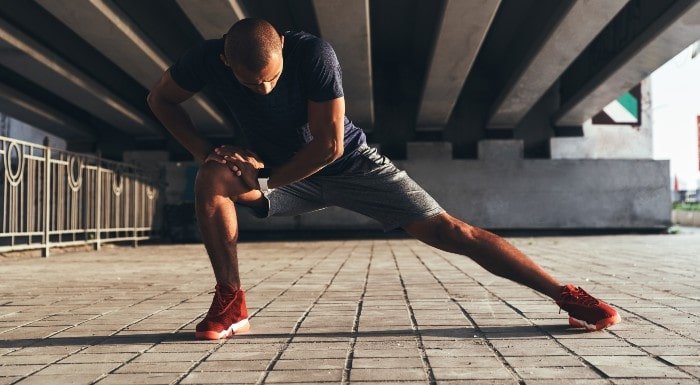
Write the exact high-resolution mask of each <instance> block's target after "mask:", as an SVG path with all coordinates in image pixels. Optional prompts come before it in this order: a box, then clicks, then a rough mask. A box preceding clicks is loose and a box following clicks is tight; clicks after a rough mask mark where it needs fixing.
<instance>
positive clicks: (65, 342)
mask: <svg viewBox="0 0 700 385" xmlns="http://www.w3.org/2000/svg"><path fill="white" fill-rule="evenodd" d="M417 333H419V334H420V335H421V336H422V337H423V338H425V337H438V338H440V339H444V340H445V341H450V340H452V341H460V340H464V341H467V340H474V341H478V340H482V339H484V338H509V339H518V338H522V339H531V338H535V337H543V336H546V335H547V334H546V333H548V334H550V335H553V336H555V337H556V336H561V335H573V334H580V333H585V331H584V330H582V329H573V328H570V327H569V326H568V325H544V326H526V325H522V326H483V327H480V328H479V329H476V328H472V327H467V326H463V327H445V328H437V327H432V328H431V327H427V328H419V329H418V330H417V331H415V330H413V329H411V328H406V329H398V330H368V331H358V332H352V331H348V332H315V333H308V332H302V333H260V334H258V333H255V330H254V329H253V331H252V332H250V333H247V334H240V335H236V336H235V337H234V338H236V339H239V340H251V341H260V342H264V341H265V340H283V339H288V338H289V337H292V336H294V338H297V337H306V338H314V339H315V341H318V342H320V341H323V338H328V339H329V340H333V341H337V339H338V338H347V339H348V341H349V340H350V339H351V338H353V337H355V338H357V339H363V338H372V337H411V336H415V335H416V334H417ZM431 339H433V338H431ZM168 342H195V338H194V332H192V331H191V330H188V331H180V332H175V333H168V332H162V333H148V332H146V333H135V334H116V335H109V336H100V335H94V336H72V337H61V336H60V335H59V336H54V337H49V338H20V339H7V340H2V341H0V349H16V348H25V347H50V346H76V347H84V346H92V345H132V344H158V343H168ZM1 361H2V359H1V358H0V362H1Z"/></svg>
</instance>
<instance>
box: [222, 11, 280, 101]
mask: <svg viewBox="0 0 700 385" xmlns="http://www.w3.org/2000/svg"><path fill="white" fill-rule="evenodd" d="M283 45H284V36H281V35H280V34H279V33H278V32H277V30H276V29H275V27H273V26H272V24H270V23H268V22H267V21H265V20H262V19H243V20H240V21H238V22H237V23H236V24H234V25H233V26H232V27H231V28H230V29H229V30H228V32H227V33H226V37H225V38H224V53H223V55H222V57H221V60H222V61H223V62H224V63H225V64H226V65H227V66H229V67H230V68H231V70H232V71H233V74H234V75H235V76H236V78H237V79H238V81H239V82H241V84H243V85H245V86H246V87H248V88H250V89H251V90H253V91H254V92H257V93H259V94H262V95H266V94H269V93H270V92H272V89H273V88H275V85H277V80H279V77H280V76H281V75H282V65H283V63H282V46H283Z"/></svg>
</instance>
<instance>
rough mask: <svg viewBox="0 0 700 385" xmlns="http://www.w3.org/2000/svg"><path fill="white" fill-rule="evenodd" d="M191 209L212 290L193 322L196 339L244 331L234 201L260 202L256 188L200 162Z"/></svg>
mask: <svg viewBox="0 0 700 385" xmlns="http://www.w3.org/2000/svg"><path fill="white" fill-rule="evenodd" d="M195 199H196V201H195V211H196V214H197V224H198V226H199V230H200V233H201V235H202V240H203V241H204V246H205V247H206V249H207V253H208V254H209V259H210V261H211V265H212V268H213V269H214V275H215V276H216V283H217V285H216V293H215V294H214V299H213V301H212V305H211V307H210V309H209V312H208V313H207V316H206V317H205V318H204V320H202V322H200V323H199V324H198V325H197V328H196V332H195V336H196V337H197V338H200V339H219V338H226V337H229V336H231V335H233V334H236V333H241V332H245V331H247V330H248V329H249V328H250V326H249V323H248V319H247V318H248V310H247V308H246V304H245V293H244V292H243V290H242V289H241V280H240V276H239V273H238V253H237V242H238V221H237V217H236V208H235V206H234V202H240V203H244V204H247V205H251V206H254V207H255V206H258V205H262V204H264V198H263V197H262V193H261V192H260V191H259V190H253V191H249V189H248V188H246V187H245V186H244V185H243V183H242V181H241V179H240V178H238V177H236V176H234V175H233V173H232V172H231V171H230V170H229V169H228V167H226V166H225V165H222V164H219V163H214V162H208V163H204V164H203V165H202V166H201V167H200V169H199V172H198V173H197V179H196V181H195Z"/></svg>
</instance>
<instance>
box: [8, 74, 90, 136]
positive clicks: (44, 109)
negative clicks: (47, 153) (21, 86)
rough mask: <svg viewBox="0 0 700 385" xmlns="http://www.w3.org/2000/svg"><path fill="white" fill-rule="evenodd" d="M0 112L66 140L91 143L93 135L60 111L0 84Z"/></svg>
mask: <svg viewBox="0 0 700 385" xmlns="http://www.w3.org/2000/svg"><path fill="white" fill-rule="evenodd" d="M0 110H2V112H3V113H6V114H7V115H10V116H12V117H13V118H15V119H17V120H21V121H23V122H25V123H27V124H30V125H32V126H35V127H41V129H42V130H44V131H46V132H49V133H51V134H54V135H56V136H58V137H60V138H62V139H66V140H81V141H93V140H95V139H96V138H95V135H94V134H93V133H92V132H91V131H90V129H89V128H88V127H85V126H83V125H82V124H80V123H78V122H77V121H75V120H73V119H72V118H71V117H69V116H67V115H65V114H63V113H62V112H61V111H58V110H56V109H54V108H53V107H50V106H47V105H45V104H44V103H42V102H39V101H37V100H35V99H34V98H32V97H31V96H28V95H25V94H23V93H22V92H20V91H18V90H16V89H14V88H12V87H8V86H6V85H4V84H0Z"/></svg>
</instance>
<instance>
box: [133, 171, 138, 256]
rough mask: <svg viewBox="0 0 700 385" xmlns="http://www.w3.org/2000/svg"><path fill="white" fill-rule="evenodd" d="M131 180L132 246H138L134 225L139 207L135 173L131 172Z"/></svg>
mask: <svg viewBox="0 0 700 385" xmlns="http://www.w3.org/2000/svg"><path fill="white" fill-rule="evenodd" d="M132 181H133V183H132V186H133V187H132V190H133V192H134V205H133V206H134V210H133V211H132V213H131V219H132V222H131V224H132V226H133V227H134V231H133V233H132V234H133V237H134V247H138V246H139V240H138V230H137V227H136V220H137V214H136V211H137V210H138V208H139V197H138V191H137V190H138V188H137V186H138V182H137V178H136V173H134V174H133V177H132Z"/></svg>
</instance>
